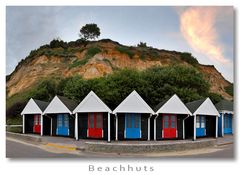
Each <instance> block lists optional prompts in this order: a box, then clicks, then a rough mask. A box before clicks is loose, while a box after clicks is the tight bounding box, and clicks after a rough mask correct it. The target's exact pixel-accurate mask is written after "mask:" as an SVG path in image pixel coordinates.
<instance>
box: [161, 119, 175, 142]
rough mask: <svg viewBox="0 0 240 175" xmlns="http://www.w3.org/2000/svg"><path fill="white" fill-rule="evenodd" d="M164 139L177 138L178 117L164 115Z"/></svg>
mask: <svg viewBox="0 0 240 175" xmlns="http://www.w3.org/2000/svg"><path fill="white" fill-rule="evenodd" d="M163 138H177V116H176V115H172V114H171V115H170V114H167V115H166V114H165V115H163Z"/></svg>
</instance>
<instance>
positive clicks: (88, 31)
mask: <svg viewBox="0 0 240 175" xmlns="http://www.w3.org/2000/svg"><path fill="white" fill-rule="evenodd" d="M100 34H101V33H100V29H99V27H98V26H97V24H86V25H85V26H83V27H82V28H81V29H80V34H79V36H80V37H81V38H83V39H85V40H88V39H90V40H91V39H93V40H94V39H96V38H98V37H99V36H100Z"/></svg>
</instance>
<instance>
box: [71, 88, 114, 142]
mask: <svg viewBox="0 0 240 175" xmlns="http://www.w3.org/2000/svg"><path fill="white" fill-rule="evenodd" d="M73 113H74V114H75V138H76V140H78V138H80V139H82V138H83V139H85V138H94V139H106V140H108V141H109V142H110V114H111V113H112V111H111V109H109V107H108V106H107V105H106V104H105V103H104V102H103V101H102V100H101V99H100V98H99V97H98V96H97V95H96V94H95V93H94V92H93V91H91V92H89V94H88V95H87V96H86V97H85V98H84V99H83V100H82V102H81V103H80V104H79V105H78V106H77V107H76V108H75V110H74V111H73Z"/></svg>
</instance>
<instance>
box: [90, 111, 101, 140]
mask: <svg viewBox="0 0 240 175" xmlns="http://www.w3.org/2000/svg"><path fill="white" fill-rule="evenodd" d="M88 137H89V138H103V113H89V114H88Z"/></svg>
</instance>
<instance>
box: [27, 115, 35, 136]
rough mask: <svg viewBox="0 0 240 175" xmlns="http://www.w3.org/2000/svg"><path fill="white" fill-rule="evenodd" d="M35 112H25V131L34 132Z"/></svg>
mask: <svg viewBox="0 0 240 175" xmlns="http://www.w3.org/2000/svg"><path fill="white" fill-rule="evenodd" d="M33 116H34V115H33V114H25V133H33V119H34V118H33Z"/></svg>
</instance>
